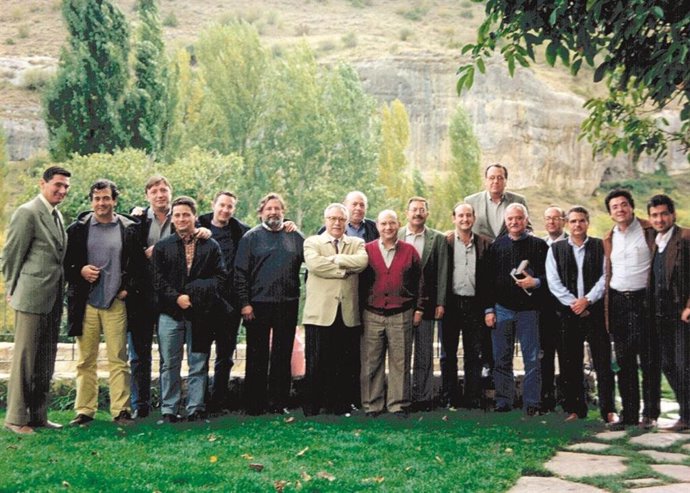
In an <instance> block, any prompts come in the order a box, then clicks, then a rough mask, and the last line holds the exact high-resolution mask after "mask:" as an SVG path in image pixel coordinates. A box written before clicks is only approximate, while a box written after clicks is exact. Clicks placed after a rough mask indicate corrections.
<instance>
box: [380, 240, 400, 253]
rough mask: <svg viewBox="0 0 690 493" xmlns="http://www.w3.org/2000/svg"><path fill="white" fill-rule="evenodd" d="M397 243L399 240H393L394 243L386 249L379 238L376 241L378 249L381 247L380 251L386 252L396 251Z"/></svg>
mask: <svg viewBox="0 0 690 493" xmlns="http://www.w3.org/2000/svg"><path fill="white" fill-rule="evenodd" d="M399 241H400V240H395V243H394V244H393V246H392V247H390V248H386V245H384V244H383V240H382V239H380V238H379V240H378V242H379V247H381V249H382V250H386V251H388V250H397V249H398V242H399Z"/></svg>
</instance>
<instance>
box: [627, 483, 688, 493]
mask: <svg viewBox="0 0 690 493" xmlns="http://www.w3.org/2000/svg"><path fill="white" fill-rule="evenodd" d="M634 491H635V493H688V485H687V484H686V483H674V484H662V485H659V486H650V487H648V488H635V490H634Z"/></svg>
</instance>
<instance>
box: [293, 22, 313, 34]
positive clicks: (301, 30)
mask: <svg viewBox="0 0 690 493" xmlns="http://www.w3.org/2000/svg"><path fill="white" fill-rule="evenodd" d="M310 32H311V29H310V28H309V25H307V24H305V23H304V22H301V23H299V24H298V25H297V27H296V28H295V35H296V36H309V33H310Z"/></svg>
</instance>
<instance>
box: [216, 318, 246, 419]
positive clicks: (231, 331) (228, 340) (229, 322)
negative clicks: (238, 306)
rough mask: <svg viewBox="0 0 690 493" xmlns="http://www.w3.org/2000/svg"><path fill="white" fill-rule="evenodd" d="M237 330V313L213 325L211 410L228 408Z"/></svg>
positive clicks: (238, 322) (238, 323)
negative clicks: (214, 360) (214, 346)
mask: <svg viewBox="0 0 690 493" xmlns="http://www.w3.org/2000/svg"><path fill="white" fill-rule="evenodd" d="M239 328H240V313H239V312H238V311H233V312H232V313H230V314H229V315H227V316H225V317H223V318H222V319H221V320H218V321H217V322H216V323H214V325H213V329H212V331H213V333H212V336H211V337H212V339H211V340H212V341H215V343H216V362H215V364H214V365H213V383H212V384H211V396H210V400H209V408H210V409H211V410H220V409H225V408H227V407H228V406H229V402H228V384H229V382H230V371H231V370H232V367H233V366H234V364H235V362H234V361H233V360H232V356H233V354H234V353H235V348H236V347H237V332H238V331H239ZM209 353H210V351H209Z"/></svg>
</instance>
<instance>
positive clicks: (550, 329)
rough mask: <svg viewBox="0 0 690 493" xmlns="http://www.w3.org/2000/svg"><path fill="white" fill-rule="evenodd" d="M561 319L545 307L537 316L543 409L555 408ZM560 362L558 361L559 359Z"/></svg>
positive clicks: (552, 310)
mask: <svg viewBox="0 0 690 493" xmlns="http://www.w3.org/2000/svg"><path fill="white" fill-rule="evenodd" d="M560 328H561V319H560V317H559V316H558V313H557V312H556V311H555V310H554V309H553V308H552V307H547V308H546V309H544V310H542V311H541V312H540V314H539V345H540V347H541V405H542V408H545V409H554V408H555V407H556V383H555V375H556V353H557V352H558V357H559V358H560V357H561V350H560V347H559V346H560V341H561V334H560V332H561V330H560ZM559 361H560V359H559Z"/></svg>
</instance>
